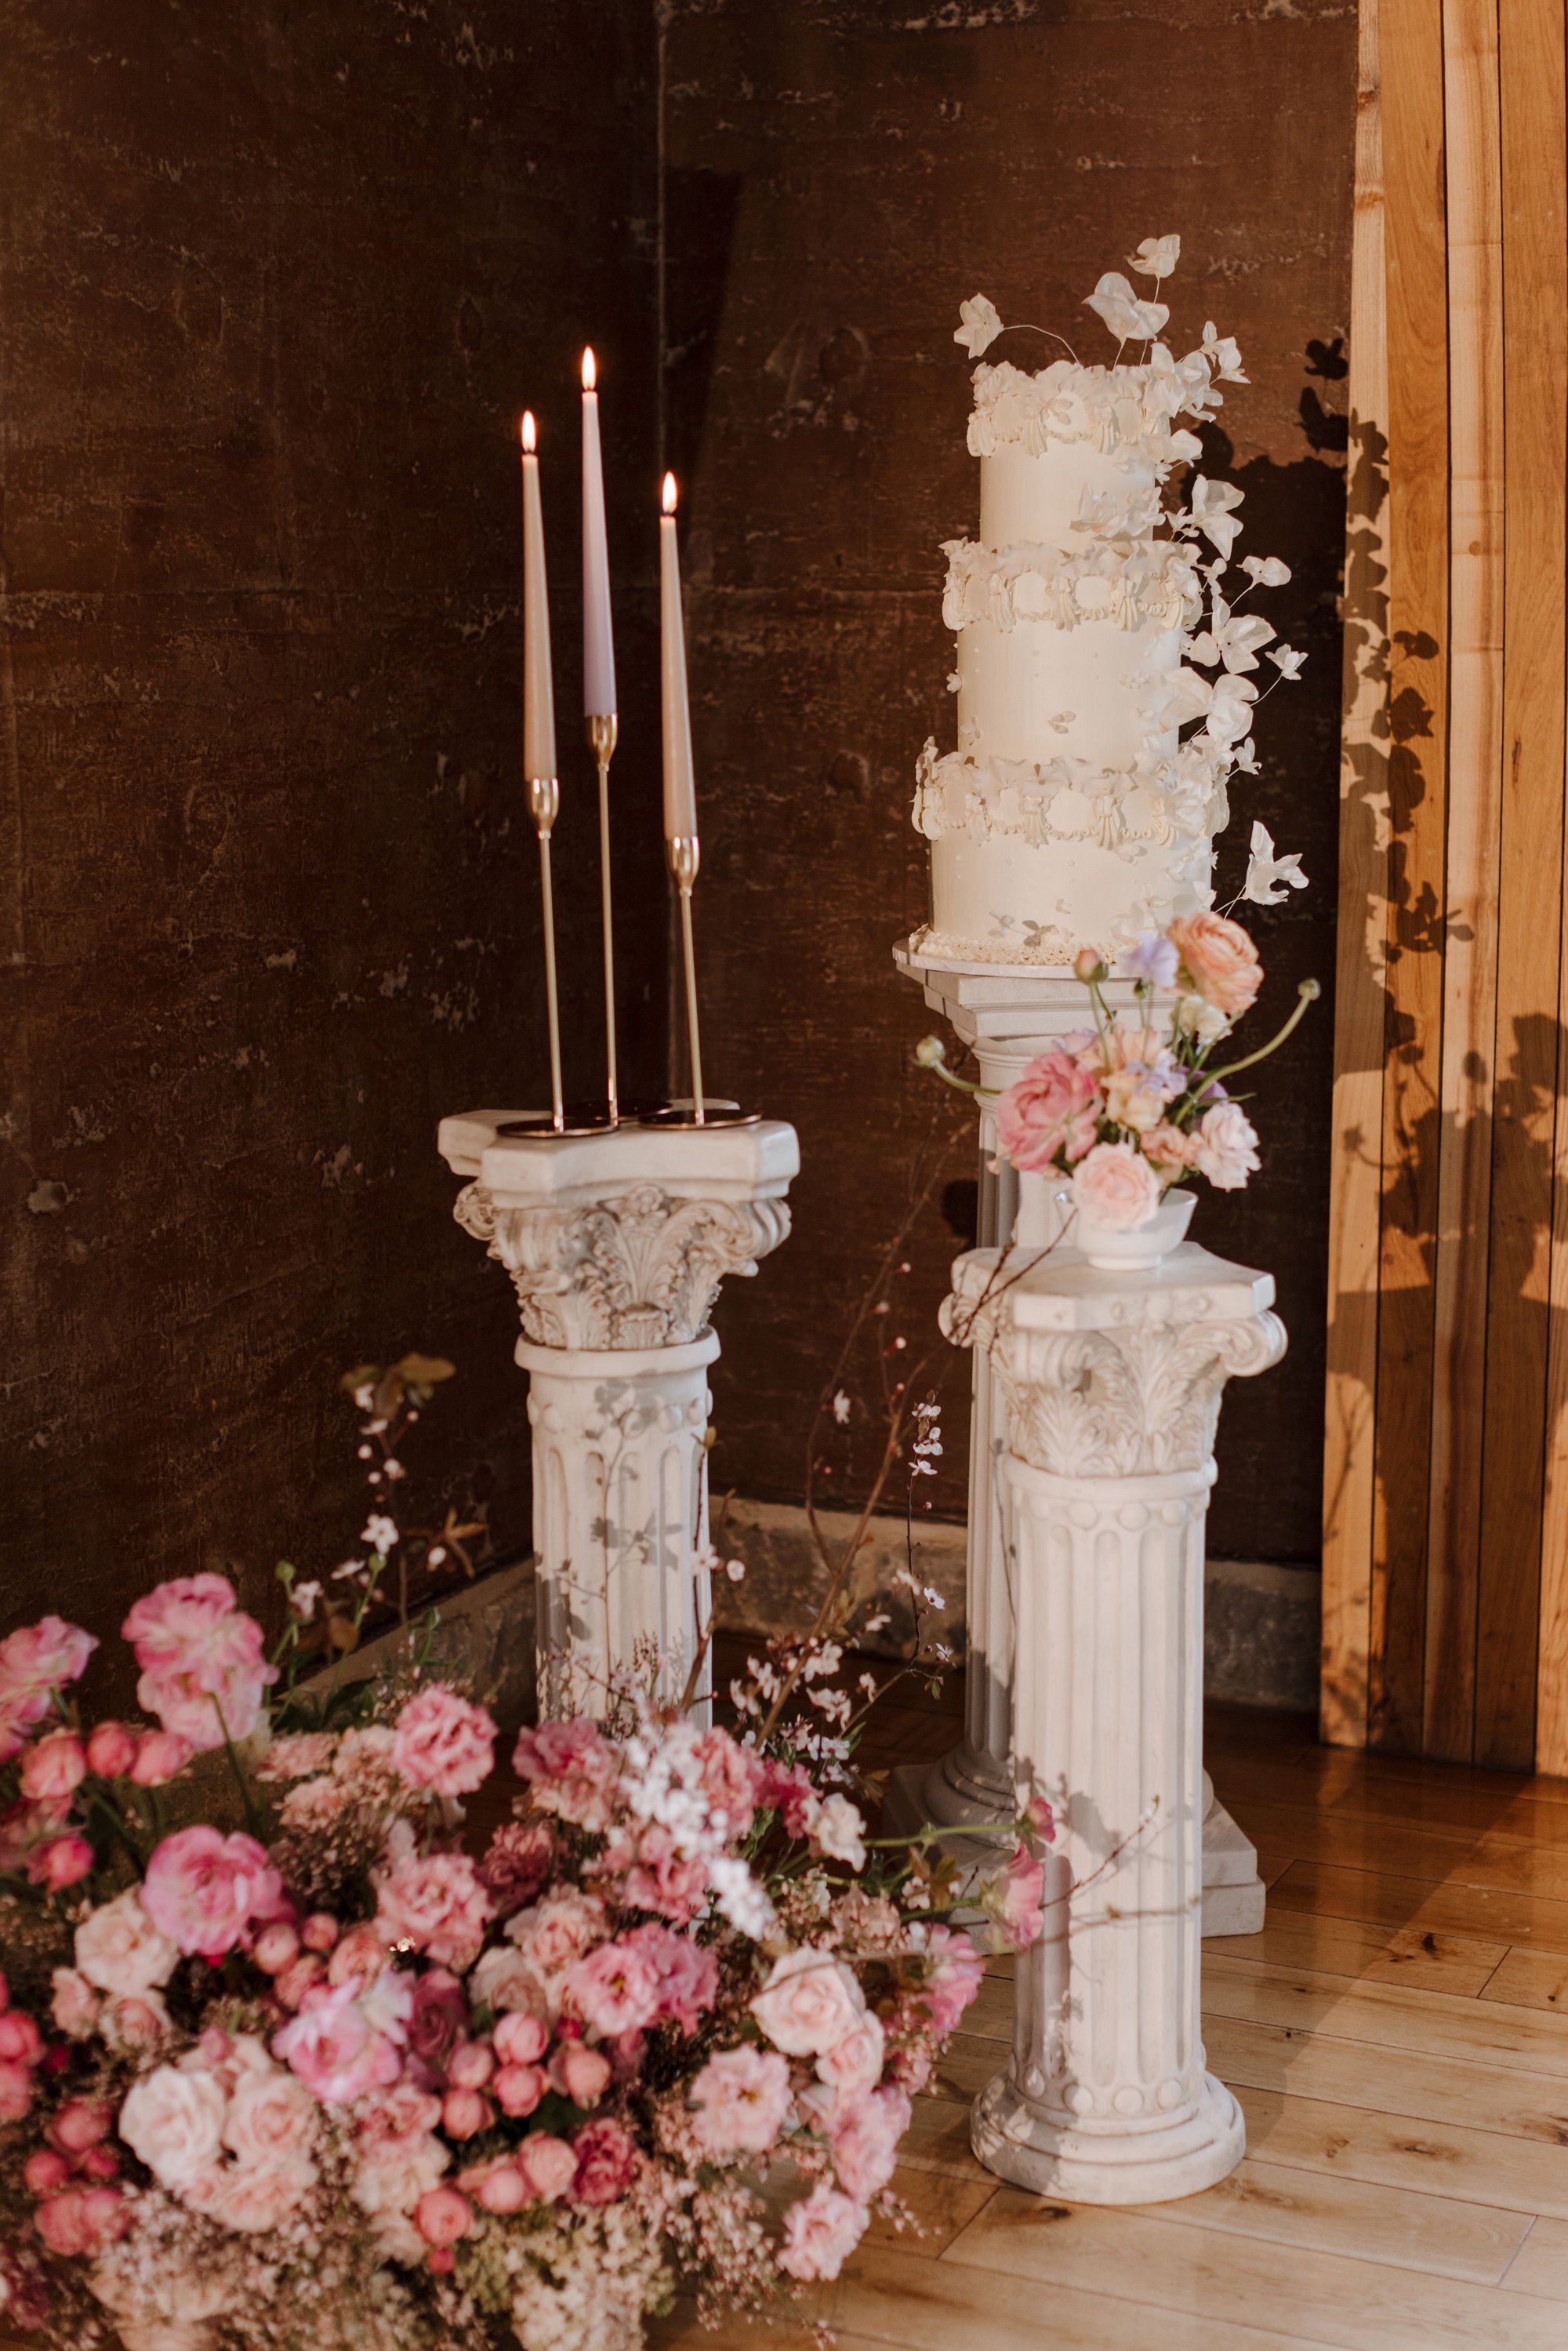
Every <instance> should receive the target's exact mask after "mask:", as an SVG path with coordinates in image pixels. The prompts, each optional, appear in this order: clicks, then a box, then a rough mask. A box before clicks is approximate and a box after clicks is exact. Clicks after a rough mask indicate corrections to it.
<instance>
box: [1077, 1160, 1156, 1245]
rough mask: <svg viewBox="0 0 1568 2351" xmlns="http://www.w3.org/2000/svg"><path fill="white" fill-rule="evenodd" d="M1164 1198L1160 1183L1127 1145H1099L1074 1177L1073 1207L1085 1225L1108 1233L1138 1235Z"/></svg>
mask: <svg viewBox="0 0 1568 2351" xmlns="http://www.w3.org/2000/svg"><path fill="white" fill-rule="evenodd" d="M1162 1196H1163V1194H1162V1187H1161V1185H1160V1179H1159V1177H1158V1176H1157V1175H1155V1171H1154V1169H1153V1168H1152V1167H1151V1166H1150V1165H1149V1163H1148V1161H1147V1160H1146V1159H1145V1157H1144V1155H1143V1153H1142V1152H1141V1151H1134V1149H1133V1147H1132V1145H1131V1144H1126V1143H1097V1144H1095V1146H1094V1148H1093V1150H1092V1151H1091V1152H1090V1154H1089V1155H1088V1156H1087V1158H1084V1159H1081V1160H1080V1161H1079V1163H1078V1165H1077V1168H1076V1170H1075V1171H1074V1174H1073V1177H1072V1204H1073V1206H1074V1207H1075V1208H1076V1209H1077V1211H1078V1213H1079V1216H1080V1217H1082V1221H1083V1222H1084V1223H1085V1224H1089V1225H1100V1226H1103V1228H1105V1229H1106V1230H1107V1231H1108V1232H1116V1233H1130V1232H1135V1231H1136V1230H1137V1229H1138V1228H1139V1227H1140V1226H1141V1225H1146V1224H1147V1223H1148V1221H1149V1218H1150V1217H1152V1216H1153V1215H1154V1213H1155V1209H1156V1208H1157V1207H1159V1205H1160V1200H1161V1198H1162Z"/></svg>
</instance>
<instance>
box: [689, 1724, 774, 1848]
mask: <svg viewBox="0 0 1568 2351" xmlns="http://www.w3.org/2000/svg"><path fill="white" fill-rule="evenodd" d="M693 1752H694V1754H695V1756H696V1759H697V1761H698V1763H699V1764H700V1766H701V1770H702V1789H703V1794H704V1795H705V1796H706V1798H707V1801H708V1803H709V1806H710V1807H711V1808H712V1810H713V1812H714V1813H715V1814H716V1815H717V1814H720V1813H722V1814H723V1819H722V1821H718V1822H717V1823H716V1825H717V1826H718V1827H720V1828H721V1829H722V1831H723V1833H724V1835H725V1837H726V1839H727V1841H728V1842H730V1843H733V1842H734V1841H735V1840H736V1839H737V1837H743V1836H746V1835H747V1834H749V1832H750V1829H751V1823H752V1817H753V1815H754V1813H756V1810H757V1805H758V1786H759V1782H760V1780H761V1771H760V1759H759V1757H758V1756H757V1755H756V1754H755V1753H754V1752H753V1751H752V1750H751V1749H750V1748H748V1747H742V1746H740V1745H739V1743H738V1742H737V1740H734V1739H732V1738H731V1737H730V1735H729V1733H728V1731H727V1730H718V1729H714V1730H705V1731H704V1732H703V1733H702V1735H701V1737H700V1738H699V1739H698V1740H697V1741H696V1745H695V1748H694V1750H693Z"/></svg>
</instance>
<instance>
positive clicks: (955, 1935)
mask: <svg viewBox="0 0 1568 2351" xmlns="http://www.w3.org/2000/svg"><path fill="white" fill-rule="evenodd" d="M925 1970H926V1972H925V1984H924V1986H923V1987H922V1997H923V1998H924V2000H925V2003H926V2005H927V2006H928V2008H929V2010H930V2012H931V2026H932V2030H933V2032H936V2034H937V2035H938V2037H939V2038H941V2039H946V2035H947V2034H948V2033H949V2032H953V2031H955V2030H956V2026H957V2024H958V2022H959V2020H960V2019H961V2018H962V2016H963V2015H964V2012H965V2011H966V2010H967V2008H968V2006H969V2003H970V2002H971V2001H973V2000H974V1998H975V1996H976V1994H977V1992H978V1991H979V1989H980V1985H981V1982H982V1980H984V1977H985V1972H986V1970H985V1963H984V1961H983V1960H982V1959H981V1958H980V1956H979V1953H978V1952H977V1950H976V1949H975V1947H974V1945H973V1943H971V1942H970V1940H969V1938H968V1937H967V1935H965V1934H960V1933H959V1932H958V1931H957V1930H956V1928H952V1927H943V1926H933V1927H928V1928H926V1930H925Z"/></svg>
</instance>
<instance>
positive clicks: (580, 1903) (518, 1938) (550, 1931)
mask: <svg viewBox="0 0 1568 2351" xmlns="http://www.w3.org/2000/svg"><path fill="white" fill-rule="evenodd" d="M609 1932H610V1919H609V1915H608V1913H607V1912H606V1910H605V1907H604V1905H603V1903H602V1902H601V1901H600V1900H599V1899H598V1897H597V1896H594V1895H591V1894H579V1893H578V1892H577V1891H576V1889H575V1888H574V1887H572V1886H559V1887H558V1888H557V1889H556V1890H555V1892H553V1893H551V1894H548V1895H547V1896H545V1898H544V1900H543V1901H542V1902H541V1903H540V1904H539V1905H538V1907H537V1908H536V1909H533V1910H519V1911H518V1913H517V1917H515V1918H511V1919H508V1920H507V1935H508V1936H509V1937H510V1938H511V1940H512V1941H513V1942H514V1943H516V1945H517V1949H518V1950H519V1951H520V1952H521V1953H522V1955H523V1957H524V1958H525V1959H527V1960H528V1965H529V1966H530V1967H531V1968H533V1969H535V1970H537V1972H538V1974H539V1975H541V1976H542V1977H544V1978H545V1980H547V1982H548V1981H549V1980H550V1979H551V1978H552V1977H559V1976H564V1975H565V1974H566V1972H567V1970H568V1969H569V1968H572V1967H575V1965H576V1964H577V1962H578V1960H579V1959H582V1958H584V1957H585V1956H586V1955H587V1953H588V1952H590V1951H591V1949H593V1946H594V1945H595V1944H596V1943H601V1942H603V1940H604V1939H605V1937H606V1936H607V1935H608V1934H609Z"/></svg>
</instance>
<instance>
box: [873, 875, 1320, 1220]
mask: <svg viewBox="0 0 1568 2351" xmlns="http://www.w3.org/2000/svg"><path fill="white" fill-rule="evenodd" d="M1074 968H1075V970H1076V971H1077V974H1078V977H1080V978H1081V979H1082V981H1083V983H1084V985H1085V986H1086V987H1087V988H1088V990H1089V995H1090V1001H1091V1005H1092V1010H1093V1014H1094V1025H1093V1027H1092V1029H1082V1030H1080V1031H1079V1032H1078V1033H1077V1034H1076V1035H1075V1036H1072V1037H1067V1038H1063V1039H1062V1040H1061V1042H1060V1043H1058V1044H1055V1045H1053V1046H1051V1049H1050V1050H1049V1051H1047V1052H1044V1053H1041V1054H1040V1056H1039V1057H1038V1058H1037V1059H1036V1060H1035V1061H1031V1062H1030V1065H1029V1067H1028V1068H1027V1069H1026V1070H1025V1071H1024V1073H1023V1075H1022V1077H1021V1078H1019V1080H1018V1081H1017V1082H1016V1083H1015V1084H1013V1085H1011V1086H1009V1087H1008V1089H1007V1090H1006V1092H1003V1093H1001V1094H999V1095H998V1098H997V1104H996V1121H997V1139H998V1144H999V1146H1000V1149H1001V1152H1002V1155H1003V1156H1004V1157H1005V1158H1007V1159H1009V1160H1010V1161H1011V1163H1012V1165H1014V1166H1015V1167H1018V1168H1020V1169H1022V1170H1024V1171H1025V1172H1026V1173H1028V1174H1034V1175H1042V1174H1046V1173H1048V1172H1050V1171H1051V1170H1055V1171H1056V1172H1057V1173H1058V1174H1060V1175H1062V1176H1064V1177H1066V1178H1068V1179H1069V1192H1068V1195H1067V1196H1068V1197H1069V1198H1070V1199H1071V1207H1072V1208H1073V1210H1074V1211H1075V1212H1076V1219H1077V1229H1076V1232H1074V1231H1070V1232H1069V1235H1068V1238H1070V1239H1072V1238H1083V1239H1084V1241H1085V1245H1087V1244H1088V1240H1089V1238H1090V1237H1091V1236H1092V1234H1094V1233H1095V1232H1101V1233H1107V1234H1115V1233H1129V1232H1136V1231H1140V1230H1141V1229H1142V1228H1144V1227H1145V1226H1146V1225H1147V1224H1148V1223H1149V1222H1150V1221H1151V1220H1152V1218H1153V1217H1155V1214H1156V1212H1157V1211H1158V1209H1159V1208H1160V1207H1161V1205H1162V1203H1163V1202H1164V1200H1165V1198H1166V1195H1167V1193H1168V1192H1169V1191H1170V1189H1171V1187H1172V1186H1173V1185H1177V1184H1184V1183H1186V1182H1187V1181H1188V1180H1189V1179H1190V1178H1191V1177H1192V1176H1194V1175H1201V1176H1203V1177H1204V1178H1205V1180H1206V1181H1207V1182H1208V1183H1209V1184H1212V1185H1213V1186H1215V1187H1216V1189H1217V1190H1219V1191H1234V1190H1236V1189H1238V1188H1239V1186H1242V1185H1244V1184H1245V1183H1246V1182H1247V1179H1248V1177H1249V1175H1255V1174H1256V1173H1257V1170H1258V1167H1259V1165H1260V1160H1259V1155H1258V1136H1257V1134H1256V1131H1255V1130H1254V1128H1253V1126H1252V1123H1251V1121H1250V1120H1249V1118H1248V1116H1247V1113H1245V1111H1243V1110H1242V1108H1241V1106H1240V1104H1239V1102H1233V1101H1231V1100H1230V1098H1229V1096H1228V1094H1227V1092H1226V1089H1225V1082H1224V1081H1225V1080H1226V1079H1227V1078H1228V1076H1229V1075H1230V1074H1231V1073H1232V1071H1236V1070H1239V1069H1243V1068H1246V1067H1249V1066H1250V1064H1252V1063H1253V1062H1255V1061H1262V1060H1264V1059H1265V1058H1266V1056H1267V1055H1269V1054H1270V1053H1272V1052H1274V1051H1275V1050H1277V1049H1278V1047H1279V1046H1281V1045H1282V1044H1283V1043H1284V1041H1285V1040H1286V1038H1287V1037H1288V1036H1289V1035H1290V1034H1291V1030H1292V1029H1294V1028H1295V1026H1296V1023H1297V1021H1298V1020H1299V1019H1301V1015H1302V1013H1303V1012H1304V1011H1305V1009H1306V1007H1307V1005H1308V1004H1309V1003H1311V1002H1312V999H1313V998H1315V997H1316V996H1317V994H1318V992H1319V991H1318V986H1317V982H1316V981H1315V980H1303V981H1302V983H1301V987H1300V989H1299V991H1298V996H1299V1000H1298V1002H1297V1005H1296V1008H1295V1009H1294V1011H1293V1012H1292V1013H1291V1017H1290V1019H1288V1020H1287V1021H1286V1022H1285V1024H1284V1026H1283V1027H1282V1028H1281V1029H1280V1030H1279V1032H1278V1034H1277V1035H1276V1036H1275V1037H1273V1038H1272V1039H1271V1040H1270V1042H1269V1043H1268V1044H1267V1045H1264V1046H1262V1047H1261V1048H1260V1049H1259V1050H1257V1051H1254V1052H1251V1053H1249V1054H1246V1055H1244V1056H1243V1057H1242V1058H1241V1059H1240V1060H1239V1061H1228V1062H1224V1063H1223V1064H1221V1065H1220V1066H1219V1067H1218V1068H1217V1067H1215V1066H1214V1065H1213V1059H1212V1057H1213V1056H1214V1054H1215V1051H1216V1049H1217V1048H1218V1046H1219V1045H1220V1043H1221V1042H1222V1040H1224V1039H1225V1038H1227V1037H1228V1035H1229V1033H1230V1030H1231V1028H1232V1025H1233V1024H1234V1022H1235V1021H1236V1020H1238V1019H1239V1018H1240V1017H1241V1015H1242V1014H1243V1013H1245V1012H1247V1011H1248V1010H1249V1008H1250V1007H1251V1006H1252V1004H1253V1002H1254V1000H1255V999H1256V998H1257V995H1258V991H1259V988H1260V986H1261V985H1262V979H1263V967H1262V966H1261V964H1260V961H1259V959H1258V950H1257V948H1256V947H1255V946H1254V945H1253V943H1252V941H1251V939H1250V938H1249V935H1248V934H1247V933H1246V932H1245V931H1244V930H1243V929H1242V927H1241V925H1240V924H1239V923H1233V922H1231V921H1230V920H1229V918H1228V916H1226V915H1224V914H1210V913H1203V914H1186V915H1182V916H1181V917H1179V918H1178V919H1177V920H1176V921H1175V922H1173V923H1171V924H1170V925H1168V927H1167V928H1166V932H1165V933H1164V935H1163V936H1160V937H1149V938H1145V939H1142V940H1140V941H1139V943H1138V945H1137V946H1135V947H1134V949H1132V950H1131V952H1130V953H1129V954H1128V955H1127V956H1125V957H1124V960H1123V963H1122V965H1121V967H1120V968H1121V973H1122V976H1123V977H1125V978H1128V979H1131V980H1132V981H1133V982H1134V989H1135V994H1136V998H1137V1005H1138V1017H1137V1019H1135V1020H1131V1021H1128V1020H1121V1019H1117V1018H1116V1017H1115V1015H1114V1014H1113V1011H1112V1009H1111V1008H1110V1006H1109V1005H1108V1004H1107V1003H1106V1001H1105V998H1104V996H1103V992H1102V991H1103V984H1104V981H1105V979H1106V977H1107V971H1106V966H1105V964H1104V963H1103V960H1102V959H1101V958H1100V956H1098V955H1096V954H1095V953H1094V952H1093V950H1092V949H1085V951H1084V952H1083V953H1082V955H1081V956H1079V957H1078V960H1077V963H1076V965H1075V966H1074ZM1161 990H1165V991H1167V992H1168V993H1169V994H1170V996H1171V1001H1170V1006H1169V1011H1168V1017H1167V1021H1166V1028H1165V1029H1159V1028H1156V1027H1155V1025H1154V1020H1155V998H1156V995H1157V993H1158V992H1159V991H1161ZM920 1058H921V1060H922V1061H924V1062H925V1064H926V1065H927V1066H932V1067H936V1068H937V1069H943V1059H942V1049H941V1046H940V1044H939V1043H938V1042H937V1041H936V1040H935V1039H928V1040H926V1043H925V1045H924V1046H923V1047H922V1048H921V1053H920ZM944 1074H946V1075H949V1077H950V1073H948V1072H946V1071H945V1070H944ZM950 1081H951V1082H952V1083H954V1084H957V1083H959V1082H960V1081H958V1080H956V1079H951V1078H950Z"/></svg>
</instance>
